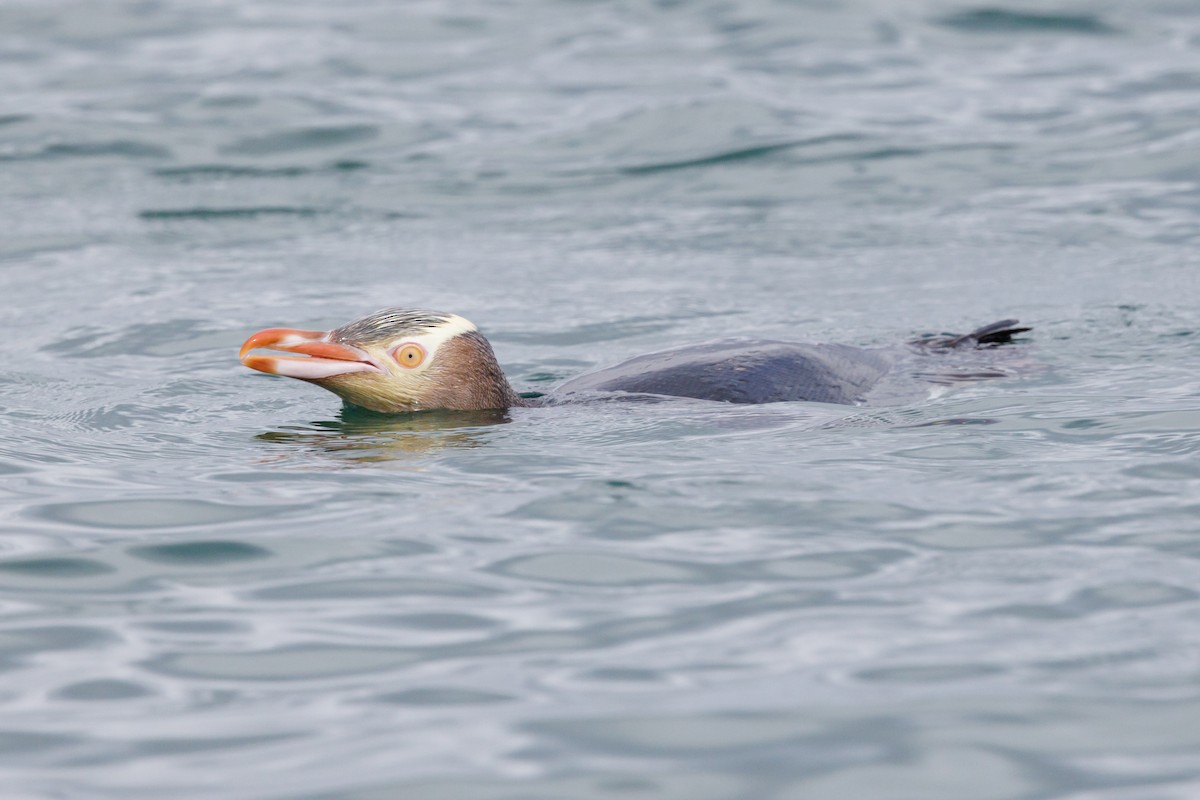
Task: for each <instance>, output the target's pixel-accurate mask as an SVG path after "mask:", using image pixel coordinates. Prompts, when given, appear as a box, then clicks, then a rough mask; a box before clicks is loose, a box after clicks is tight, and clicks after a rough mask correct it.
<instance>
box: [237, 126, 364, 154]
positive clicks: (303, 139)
mask: <svg viewBox="0 0 1200 800" xmlns="http://www.w3.org/2000/svg"><path fill="white" fill-rule="evenodd" d="M379 133H380V131H379V128H378V127H376V126H374V125H343V126H328V127H315V128H298V129H295V130H286V131H279V132H277V133H270V134H267V135H265V136H247V137H245V138H241V139H238V140H236V141H234V142H233V143H231V144H228V145H225V146H223V147H221V148H220V151H221V152H222V153H229V154H231V155H242V156H263V155H274V154H276V153H292V152H295V151H297V150H316V149H323V148H327V147H341V146H343V145H347V144H357V143H359V142H365V141H369V140H371V139H374V138H376V137H378V136H379Z"/></svg>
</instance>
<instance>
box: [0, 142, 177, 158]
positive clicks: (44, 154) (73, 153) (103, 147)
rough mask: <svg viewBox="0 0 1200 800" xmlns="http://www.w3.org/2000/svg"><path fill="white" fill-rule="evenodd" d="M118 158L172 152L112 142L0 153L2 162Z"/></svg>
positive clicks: (56, 145)
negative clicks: (24, 152)
mask: <svg viewBox="0 0 1200 800" xmlns="http://www.w3.org/2000/svg"><path fill="white" fill-rule="evenodd" d="M106 156H116V157H118V158H134V159H143V158H169V157H170V156H171V151H170V150H168V149H166V148H165V147H160V146H158V145H154V144H148V143H146V142H135V141H112V142H63V143H59V144H49V145H46V146H45V147H43V148H41V149H40V150H38V151H37V152H34V153H26V154H20V155H6V154H4V153H0V161H21V160H31V159H70V158H102V157H106Z"/></svg>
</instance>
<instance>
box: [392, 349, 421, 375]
mask: <svg viewBox="0 0 1200 800" xmlns="http://www.w3.org/2000/svg"><path fill="white" fill-rule="evenodd" d="M392 357H393V358H395V359H396V363H397V364H399V365H400V366H402V367H408V368H409V369H413V368H414V367H419V366H421V362H422V361H424V360H425V348H424V347H421V345H419V344H414V343H413V342H409V343H408V344H402V345H400V346H399V347H397V348H396V349H395V350H393V351H392Z"/></svg>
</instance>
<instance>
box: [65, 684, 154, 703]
mask: <svg viewBox="0 0 1200 800" xmlns="http://www.w3.org/2000/svg"><path fill="white" fill-rule="evenodd" d="M150 694H152V692H151V691H150V690H149V689H147V688H146V687H145V686H142V685H141V684H139V683H134V682H132V681H121V680H113V679H99V680H92V681H80V682H79V683H72V684H70V685H69V686H64V687H62V688H61V689H58V690H57V691H55V692H54V694H53V696H54V697H56V698H59V699H62V700H79V701H85V702H94V701H110V700H132V699H134V698H137V697H146V696H148V695H150Z"/></svg>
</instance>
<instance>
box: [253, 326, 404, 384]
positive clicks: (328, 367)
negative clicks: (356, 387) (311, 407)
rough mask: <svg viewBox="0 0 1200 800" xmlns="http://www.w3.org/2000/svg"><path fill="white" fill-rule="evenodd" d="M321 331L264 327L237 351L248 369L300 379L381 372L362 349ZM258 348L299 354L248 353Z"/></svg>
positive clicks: (317, 379) (309, 379)
mask: <svg viewBox="0 0 1200 800" xmlns="http://www.w3.org/2000/svg"><path fill="white" fill-rule="evenodd" d="M328 337H329V334H328V333H326V332H325V331H298V330H295V329H293V328H267V329H266V330H265V331H259V332H258V333H256V334H254V335H253V336H251V337H250V338H249V339H247V340H246V343H245V344H243V345H242V350H241V352H240V353H239V354H238V355H239V356H240V357H241V359H242V363H243V364H245V365H246V366H247V367H249V368H250V369H256V370H258V371H259V372H266V373H269V374H271V375H285V376H287V377H289V378H299V379H300V380H302V381H319V380H323V379H325V378H332V377H334V376H337V375H348V374H350V373H353V372H383V371H384V370H383V369H382V368H380V367H379V365H378V364H376V363H375V362H374V361H373V360H372V359H371V356H369V355H368V354H367V353H366V352H365V351H363V350H359V349H358V348H357V347H351V346H349V345H344V344H335V343H334V342H331V341H329V340H328ZM260 348H263V349H268V350H283V351H285V352H288V353H300V354H301V355H300V356H299V357H297V356H277V355H251V354H250V352H251V351H252V350H258V349H260Z"/></svg>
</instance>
